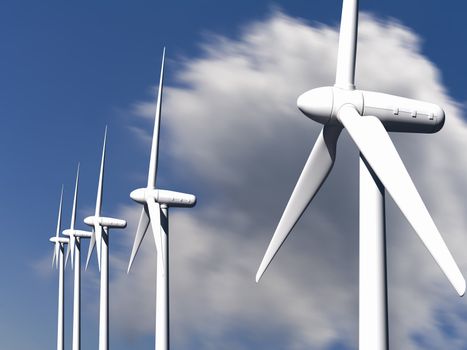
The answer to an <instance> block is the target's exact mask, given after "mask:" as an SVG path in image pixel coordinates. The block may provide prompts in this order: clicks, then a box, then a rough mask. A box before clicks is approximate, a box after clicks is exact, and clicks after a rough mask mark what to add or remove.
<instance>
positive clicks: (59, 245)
mask: <svg viewBox="0 0 467 350" xmlns="http://www.w3.org/2000/svg"><path fill="white" fill-rule="evenodd" d="M62 202H63V185H62V191H61V193H60V206H59V207H58V219H57V230H56V233H55V236H53V237H51V238H50V239H49V240H50V241H51V242H52V243H53V244H54V255H53V259H52V266H53V265H54V264H55V268H57V267H58V318H57V350H64V341H63V340H64V339H63V338H64V318H63V317H64V315H63V313H64V308H63V301H64V296H65V293H64V288H63V283H64V277H65V273H64V265H65V262H64V259H63V254H64V252H65V244H67V243H68V238H66V237H60V236H59V235H60V230H61V225H62Z"/></svg>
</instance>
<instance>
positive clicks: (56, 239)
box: [49, 236, 70, 244]
mask: <svg viewBox="0 0 467 350" xmlns="http://www.w3.org/2000/svg"><path fill="white" fill-rule="evenodd" d="M49 241H50V242H52V243H62V244H67V243H68V242H69V241H70V239H69V238H67V237H56V236H53V237H50V238H49Z"/></svg>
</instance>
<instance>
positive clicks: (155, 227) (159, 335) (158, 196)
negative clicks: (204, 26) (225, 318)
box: [128, 48, 196, 350]
mask: <svg viewBox="0 0 467 350" xmlns="http://www.w3.org/2000/svg"><path fill="white" fill-rule="evenodd" d="M164 60H165V48H164V51H163V53H162V64H161V74H160V81H159V91H158V95H157V105H156V113H155V121H154V132H153V136H152V146H151V157H150V161H149V174H148V184H147V187H146V188H139V189H136V190H134V191H133V192H131V194H130V197H131V199H133V200H134V201H135V202H138V203H140V204H142V205H143V208H142V210H141V216H140V219H139V223H138V228H137V230H136V236H135V241H134V244H133V249H132V252H131V257H130V262H129V264H128V272H130V268H131V265H132V264H133V260H134V258H135V256H136V254H137V252H138V249H139V247H140V245H141V241H142V240H143V238H144V235H145V234H146V231H147V229H148V227H149V223H151V228H152V233H153V235H154V242H155V244H156V253H157V263H156V280H157V285H156V329H155V332H156V337H155V338H156V339H155V349H156V350H168V349H169V343H170V334H169V257H168V252H169V239H168V234H169V215H168V214H169V212H168V210H169V207H193V206H194V205H195V204H196V197H195V196H194V195H192V194H186V193H181V192H174V191H167V190H160V189H156V177H157V160H158V159H157V158H158V153H159V130H160V121H161V107H162V90H163V83H164Z"/></svg>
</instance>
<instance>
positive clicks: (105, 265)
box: [99, 227, 109, 350]
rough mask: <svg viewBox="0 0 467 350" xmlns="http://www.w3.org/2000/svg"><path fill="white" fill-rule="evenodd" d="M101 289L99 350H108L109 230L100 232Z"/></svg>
mask: <svg viewBox="0 0 467 350" xmlns="http://www.w3.org/2000/svg"><path fill="white" fill-rule="evenodd" d="M102 231H103V232H102V247H101V249H102V251H101V287H100V297H99V350H108V349H109V230H108V228H106V227H104V228H103V230H102Z"/></svg>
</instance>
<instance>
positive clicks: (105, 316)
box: [84, 127, 126, 350]
mask: <svg viewBox="0 0 467 350" xmlns="http://www.w3.org/2000/svg"><path fill="white" fill-rule="evenodd" d="M106 140H107V127H105V133H104V145H103V146H102V158H101V168H100V173H99V184H98V186H97V198H96V210H95V212H94V216H88V217H87V218H85V219H84V222H85V224H86V225H89V226H91V227H93V231H94V232H93V234H92V236H91V242H90V244H89V250H88V258H87V261H86V267H87V265H88V263H89V259H90V257H91V253H92V250H93V248H94V244H96V245H97V259H98V265H99V270H100V273H101V281H100V296H99V350H108V348H109V232H110V228H125V227H126V221H125V220H121V219H114V218H109V217H104V216H101V209H102V194H103V185H104V165H105V145H106Z"/></svg>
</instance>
